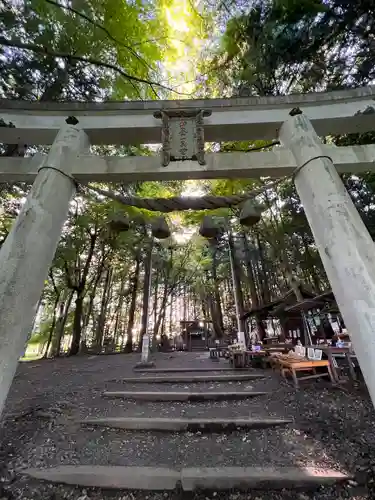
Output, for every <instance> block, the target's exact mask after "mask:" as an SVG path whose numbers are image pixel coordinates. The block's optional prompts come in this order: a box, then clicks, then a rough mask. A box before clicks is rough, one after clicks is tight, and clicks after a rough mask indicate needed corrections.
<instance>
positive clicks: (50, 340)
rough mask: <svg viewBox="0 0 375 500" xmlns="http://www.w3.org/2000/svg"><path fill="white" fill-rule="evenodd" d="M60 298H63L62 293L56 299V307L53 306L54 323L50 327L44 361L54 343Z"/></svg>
mask: <svg viewBox="0 0 375 500" xmlns="http://www.w3.org/2000/svg"><path fill="white" fill-rule="evenodd" d="M60 297H61V292H59V293H58V294H57V295H56V299H55V302H54V305H53V316H52V323H51V327H50V330H49V336H48V341H47V344H46V347H45V351H44V355H43V358H44V359H46V358H47V357H48V351H49V348H50V345H51V342H52V337H53V332H54V330H55V326H56V319H57V308H58V305H59V301H60Z"/></svg>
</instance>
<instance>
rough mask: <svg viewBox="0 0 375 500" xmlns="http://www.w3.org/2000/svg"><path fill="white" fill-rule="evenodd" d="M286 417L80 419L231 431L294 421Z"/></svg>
mask: <svg viewBox="0 0 375 500" xmlns="http://www.w3.org/2000/svg"><path fill="white" fill-rule="evenodd" d="M292 422H293V420H291V419H284V418H224V419H223V418H144V417H134V418H129V417H98V418H87V419H84V420H80V421H79V423H81V424H82V425H90V426H99V427H110V428H113V429H124V430H133V431H160V432H198V431H203V432H229V431H235V430H237V429H239V428H243V429H261V428H265V427H274V426H279V425H287V424H290V423H292Z"/></svg>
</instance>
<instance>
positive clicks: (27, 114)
mask: <svg viewBox="0 0 375 500" xmlns="http://www.w3.org/2000/svg"><path fill="white" fill-rule="evenodd" d="M374 98H375V87H366V88H361V89H354V90H348V91H339V92H331V93H317V94H307V95H292V96H285V97H267V98H266V97H261V98H235V99H212V100H180V101H151V102H140V101H137V102H125V103H114V102H109V103H62V104H59V103H38V102H35V103H26V102H21V101H20V102H17V101H6V100H2V101H0V108H1V112H0V118H2V119H3V120H4V121H5V122H6V123H9V122H11V123H13V124H14V125H15V128H6V127H0V142H4V143H7V144H17V143H18V144H52V147H51V149H50V151H49V153H48V155H46V156H42V155H40V154H37V155H35V156H34V157H32V158H14V157H11V158H9V157H3V158H0V182H16V181H26V182H30V181H34V184H33V187H32V189H31V191H30V193H29V195H28V197H27V200H26V203H25V204H24V206H23V208H22V209H21V211H20V213H19V215H18V217H17V219H16V221H15V223H14V224H13V227H12V230H11V232H10V234H9V235H8V237H7V239H6V241H5V243H4V244H3V246H2V248H1V250H0V413H1V412H2V410H3V407H4V403H5V399H6V396H7V394H8V391H9V388H10V385H11V383H12V380H13V377H14V373H15V371H16V367H17V362H18V359H19V356H20V354H21V353H22V350H23V347H24V345H25V342H26V339H27V336H28V334H29V332H30V329H31V328H32V323H33V319H34V315H35V312H36V307H37V303H38V301H39V298H40V295H41V293H42V291H43V287H44V281H45V279H46V277H47V274H48V269H49V267H50V264H51V262H52V259H53V256H54V253H55V250H56V247H57V244H58V241H59V238H60V235H61V229H62V226H63V224H64V222H65V219H66V216H67V212H68V209H69V201H70V199H71V197H72V196H73V194H74V192H75V188H76V183H75V182H74V179H76V180H77V181H79V182H85V181H88V180H92V181H113V182H116V181H123V182H128V181H135V180H137V181H145V180H164V179H207V178H209V179H211V178H220V177H227V178H229V177H230V178H241V177H249V178H254V177H259V176H272V177H280V176H283V175H285V174H290V173H291V172H293V171H295V172H297V173H296V176H295V184H296V188H297V191H298V194H299V196H300V198H301V202H302V204H303V206H304V209H305V213H306V216H307V219H308V221H309V224H310V226H311V230H312V233H313V235H314V238H315V242H316V245H317V247H318V249H319V253H320V256H321V258H322V261H323V264H324V267H325V270H326V273H327V276H328V278H329V280H330V283H331V286H332V290H333V292H334V294H335V297H336V299H337V302H338V305H339V307H340V311H341V313H342V315H343V318H344V320H345V323H346V325H347V327H348V329H349V331H350V332H351V336H352V340H353V344H354V348H355V351H356V353H357V356H358V360H359V364H360V366H361V369H362V372H363V375H364V377H365V380H366V383H367V386H368V389H369V392H370V395H371V398H372V401H373V403H374V404H375V370H374V364H375V245H374V242H373V241H372V239H371V237H370V235H369V233H368V231H367V229H366V227H365V225H364V224H363V222H362V220H361V218H360V216H359V214H358V212H357V210H356V208H355V206H354V204H353V203H352V201H351V199H350V197H349V194H348V193H347V191H346V189H345V187H344V185H343V183H342V181H341V179H340V177H339V175H338V173H337V172H339V173H341V172H353V173H355V172H360V171H362V172H363V171H366V170H375V163H374V162H375V146H374V145H371V146H355V147H335V146H325V145H323V144H322V142H321V140H320V139H319V137H318V135H317V134H319V135H328V134H345V133H356V132H367V131H371V130H374V129H375V114H374V113H375V108H374ZM295 108H298V109H295ZM292 110H293V113H291V111H292ZM301 111H302V114H300V112H301ZM290 115H293V116H290ZM68 116H70V119H68V120H66V118H67V117H68ZM72 116H74V117H75V119H73V118H72ZM184 117H185V118H184ZM77 120H78V123H77ZM310 120H311V121H310ZM66 121H67V122H68V123H66ZM169 121H170V124H169ZM172 122H173V123H172ZM182 122H183V123H184V126H183V127H182V128H183V130H182V132H181V134H180V135H182V136H183V137H182V138H181V137H180V138H179V141H180V150H179V152H178V154H177V155H176V154H173V155H171V154H170V153H171V150H173V148H174V147H175V144H173V141H175V135H174V134H173V133H172V134H170V130H172V129H168V127H169V125H171V127H172V125H173V127H176V126H177V127H178V126H181V123H182ZM73 123H76V125H73ZM194 124H195V125H194ZM314 128H315V129H314ZM174 130H175V131H176V128H175V129H174ZM315 130H316V131H315ZM203 132H204V138H203ZM277 136H278V137H279V139H280V141H281V143H282V145H283V146H284V148H285V149H279V150H278V149H276V150H274V151H272V152H263V153H251V154H249V153H226V154H208V155H206V158H204V151H203V146H204V140H206V141H233V140H238V141H240V140H251V139H274V138H275V137H277ZM161 137H163V139H164V140H163V142H164V156H163V162H162V163H163V165H166V166H163V165H161V164H160V159H158V158H157V157H138V158H137V157H127V158H121V157H108V158H105V157H104V158H103V157H98V156H95V155H90V154H89V145H90V142H91V144H132V143H133V144H134V143H146V144H147V143H160V142H162V139H161ZM191 139H194V140H193V141H192V140H191ZM194 141H195V142H194ZM181 145H183V147H182V146H181ZM173 156H174V157H173ZM188 158H194V159H196V160H198V161H192V160H188ZM178 159H182V160H185V159H187V161H172V162H171V163H169V161H170V160H178ZM335 166H336V168H337V170H336V168H335ZM296 169H297V170H296Z"/></svg>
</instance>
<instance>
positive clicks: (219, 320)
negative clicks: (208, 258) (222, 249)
mask: <svg viewBox="0 0 375 500" xmlns="http://www.w3.org/2000/svg"><path fill="white" fill-rule="evenodd" d="M216 257H217V251H216V248H215V249H213V255H212V283H213V288H214V299H215V300H214V302H213V303H212V301H211V304H212V305H211V309H212V315H213V318H212V320H213V321H214V325H216V331H215V334H216V335H217V336H218V337H222V336H223V334H224V323H223V312H222V310H221V301H220V293H219V286H218V279H217V258H216ZM214 318H215V319H214Z"/></svg>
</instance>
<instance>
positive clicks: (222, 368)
mask: <svg viewBox="0 0 375 500" xmlns="http://www.w3.org/2000/svg"><path fill="white" fill-rule="evenodd" d="M250 370H251V369H249V368H236V369H234V368H230V367H228V366H214V367H212V368H202V367H200V368H137V367H134V371H136V372H142V373H189V372H196V373H210V372H228V373H232V374H235V373H236V372H245V371H250Z"/></svg>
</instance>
